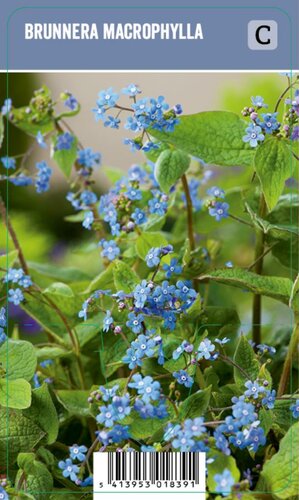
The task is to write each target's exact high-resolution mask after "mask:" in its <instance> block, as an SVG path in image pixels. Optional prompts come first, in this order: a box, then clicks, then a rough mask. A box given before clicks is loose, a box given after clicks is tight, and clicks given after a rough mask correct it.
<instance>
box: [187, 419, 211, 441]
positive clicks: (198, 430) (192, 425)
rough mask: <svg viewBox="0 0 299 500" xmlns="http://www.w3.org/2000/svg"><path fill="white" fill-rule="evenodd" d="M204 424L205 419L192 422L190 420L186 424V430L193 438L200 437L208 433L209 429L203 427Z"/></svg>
mask: <svg viewBox="0 0 299 500" xmlns="http://www.w3.org/2000/svg"><path fill="white" fill-rule="evenodd" d="M203 423H204V419H203V417H197V418H195V419H194V420H191V419H190V418H189V419H187V420H185V422H184V429H185V431H186V432H189V433H190V435H191V436H195V437H199V436H201V435H202V434H204V433H205V432H207V429H206V427H205V426H204V425H203Z"/></svg>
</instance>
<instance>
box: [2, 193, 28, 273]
mask: <svg viewBox="0 0 299 500" xmlns="http://www.w3.org/2000/svg"><path fill="white" fill-rule="evenodd" d="M0 213H1V216H2V219H3V222H4V224H5V225H6V228H7V231H8V232H9V234H10V237H11V239H12V241H13V244H14V247H15V249H16V250H17V251H18V256H19V261H20V264H21V267H22V269H23V271H24V273H25V274H29V269H28V266H27V263H26V260H25V257H24V254H23V251H22V249H21V246H20V244H19V241H18V238H17V235H16V233H15V231H14V228H13V226H12V224H11V221H10V219H9V217H8V213H7V210H6V206H5V203H4V201H3V199H2V197H1V195H0Z"/></svg>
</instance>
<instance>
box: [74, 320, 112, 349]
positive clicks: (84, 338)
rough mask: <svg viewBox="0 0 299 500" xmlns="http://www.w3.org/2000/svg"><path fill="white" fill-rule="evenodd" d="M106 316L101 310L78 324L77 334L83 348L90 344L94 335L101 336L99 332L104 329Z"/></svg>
mask: <svg viewBox="0 0 299 500" xmlns="http://www.w3.org/2000/svg"><path fill="white" fill-rule="evenodd" d="M104 316H105V314H104V313H103V312H100V313H98V314H96V315H95V316H92V317H91V318H88V320H87V321H84V322H82V323H79V324H78V325H76V334H77V338H78V341H79V344H80V347H81V348H82V347H84V346H85V345H86V344H88V342H90V341H91V340H92V339H93V338H94V337H97V336H99V332H101V331H102V330H103V319H104Z"/></svg>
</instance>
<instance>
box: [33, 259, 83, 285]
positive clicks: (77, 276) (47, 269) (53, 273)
mask: <svg viewBox="0 0 299 500" xmlns="http://www.w3.org/2000/svg"><path fill="white" fill-rule="evenodd" d="M28 266H29V269H30V270H34V271H36V272H37V273H38V274H41V275H43V276H47V277H49V278H53V279H54V280H55V281H62V282H64V283H72V282H74V281H86V280H88V279H90V276H89V275H88V274H86V273H85V272H84V271H83V270H82V269H77V268H75V267H58V266H54V265H52V264H42V263H40V262H28Z"/></svg>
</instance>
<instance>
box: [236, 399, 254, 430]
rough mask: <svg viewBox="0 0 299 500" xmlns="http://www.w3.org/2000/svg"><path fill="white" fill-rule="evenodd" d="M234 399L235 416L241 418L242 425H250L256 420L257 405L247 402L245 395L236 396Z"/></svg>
mask: <svg viewBox="0 0 299 500" xmlns="http://www.w3.org/2000/svg"><path fill="white" fill-rule="evenodd" d="M232 401H233V403H234V404H233V406H232V409H233V412H232V413H233V416H234V417H235V418H236V419H239V422H240V424H241V425H248V424H251V423H252V422H254V420H256V413H255V407H254V405H253V404H251V403H245V401H244V396H240V398H236V397H234V398H232Z"/></svg>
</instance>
